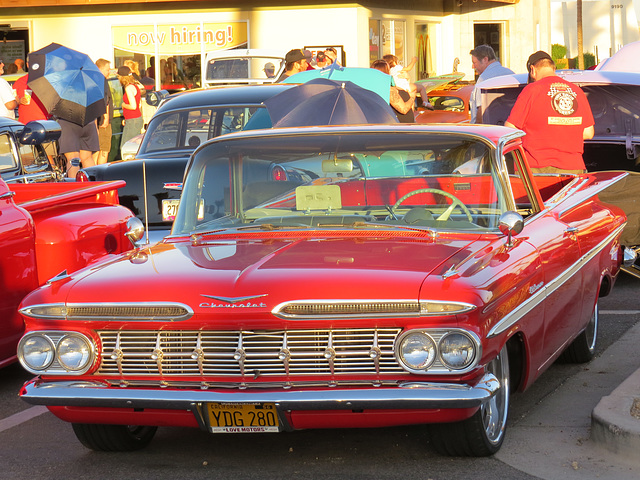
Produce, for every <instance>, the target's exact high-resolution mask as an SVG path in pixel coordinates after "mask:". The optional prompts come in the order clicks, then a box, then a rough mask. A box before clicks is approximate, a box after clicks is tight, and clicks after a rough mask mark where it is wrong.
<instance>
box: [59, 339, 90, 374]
mask: <svg viewBox="0 0 640 480" xmlns="http://www.w3.org/2000/svg"><path fill="white" fill-rule="evenodd" d="M57 354H58V362H59V363H60V365H61V366H62V367H63V368H65V369H67V370H73V371H77V370H82V369H83V368H85V367H86V366H87V365H88V364H89V362H90V361H91V345H90V344H89V342H88V341H87V340H86V339H85V338H84V337H80V336H78V335H68V336H66V337H64V338H63V339H62V340H60V342H58V347H57Z"/></svg>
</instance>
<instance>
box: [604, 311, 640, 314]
mask: <svg viewBox="0 0 640 480" xmlns="http://www.w3.org/2000/svg"><path fill="white" fill-rule="evenodd" d="M600 313H601V314H603V315H638V314H640V310H600Z"/></svg>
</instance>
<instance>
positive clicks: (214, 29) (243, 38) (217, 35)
mask: <svg viewBox="0 0 640 480" xmlns="http://www.w3.org/2000/svg"><path fill="white" fill-rule="evenodd" d="M112 35H113V46H114V59H115V65H114V67H116V68H117V67H119V66H121V65H124V62H125V60H134V61H136V62H138V65H139V70H140V76H141V77H144V76H145V74H146V76H148V77H150V78H152V79H153V80H154V81H155V87H156V88H160V89H165V90H169V91H175V90H184V89H189V88H196V87H200V86H201V85H202V65H203V63H204V62H203V60H202V56H203V55H206V54H207V53H208V52H212V51H218V50H230V49H234V48H246V47H247V35H248V30H247V23H246V22H229V23H204V22H203V23H199V24H170V25H118V26H114V27H112Z"/></svg>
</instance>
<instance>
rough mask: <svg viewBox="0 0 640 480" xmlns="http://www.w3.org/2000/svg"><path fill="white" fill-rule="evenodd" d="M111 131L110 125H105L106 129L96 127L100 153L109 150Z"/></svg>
mask: <svg viewBox="0 0 640 480" xmlns="http://www.w3.org/2000/svg"><path fill="white" fill-rule="evenodd" d="M112 133H113V130H112V128H111V124H109V125H107V126H106V128H100V127H98V139H99V140H100V151H101V152H108V151H110V150H111V135H112Z"/></svg>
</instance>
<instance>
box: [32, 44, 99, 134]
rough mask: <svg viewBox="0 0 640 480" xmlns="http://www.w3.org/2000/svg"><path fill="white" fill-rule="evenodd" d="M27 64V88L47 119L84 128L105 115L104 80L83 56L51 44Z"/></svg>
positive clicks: (33, 55)
mask: <svg viewBox="0 0 640 480" xmlns="http://www.w3.org/2000/svg"><path fill="white" fill-rule="evenodd" d="M28 63H29V77H28V80H27V85H28V86H29V88H30V89H31V90H33V93H34V94H35V95H36V96H37V97H38V99H39V100H40V101H41V102H42V105H44V107H45V108H46V109H47V111H48V112H49V113H50V114H51V115H55V116H56V117H57V118H61V119H63V120H67V121H69V122H73V123H76V124H78V125H82V126H84V125H87V124H88V123H90V122H92V121H94V120H95V119H96V118H98V117H99V116H101V115H104V113H105V112H106V105H105V101H104V92H105V84H106V79H105V78H104V75H103V74H102V72H101V71H100V70H98V67H96V65H95V64H94V63H93V62H92V61H91V58H89V56H88V55H87V54H85V53H82V52H78V51H76V50H73V49H71V48H68V47H65V46H63V45H60V44H57V43H52V44H51V45H48V46H47V47H44V48H42V49H40V50H37V51H35V52H32V53H30V54H29V57H28Z"/></svg>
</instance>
